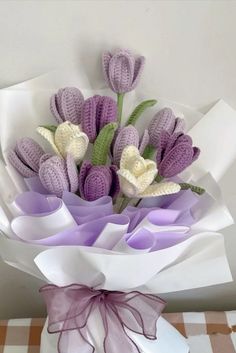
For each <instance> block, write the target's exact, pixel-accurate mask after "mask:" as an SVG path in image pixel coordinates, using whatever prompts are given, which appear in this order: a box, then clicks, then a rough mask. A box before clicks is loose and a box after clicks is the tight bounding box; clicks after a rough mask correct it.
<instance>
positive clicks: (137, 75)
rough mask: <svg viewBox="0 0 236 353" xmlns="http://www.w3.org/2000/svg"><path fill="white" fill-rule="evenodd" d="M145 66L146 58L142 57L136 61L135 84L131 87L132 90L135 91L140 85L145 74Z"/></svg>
mask: <svg viewBox="0 0 236 353" xmlns="http://www.w3.org/2000/svg"><path fill="white" fill-rule="evenodd" d="M144 64H145V57H144V56H140V57H139V58H137V59H136V60H135V65H134V77H133V83H132V86H131V89H132V90H133V89H135V88H136V87H137V85H138V83H139V80H140V76H141V74H142V72H143V69H144Z"/></svg>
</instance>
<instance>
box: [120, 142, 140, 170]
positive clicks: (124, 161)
mask: <svg viewBox="0 0 236 353" xmlns="http://www.w3.org/2000/svg"><path fill="white" fill-rule="evenodd" d="M134 157H140V154H139V150H138V148H137V147H135V146H133V145H130V146H127V147H125V148H124V149H123V152H122V155H121V159H120V169H129V161H130V159H131V158H134Z"/></svg>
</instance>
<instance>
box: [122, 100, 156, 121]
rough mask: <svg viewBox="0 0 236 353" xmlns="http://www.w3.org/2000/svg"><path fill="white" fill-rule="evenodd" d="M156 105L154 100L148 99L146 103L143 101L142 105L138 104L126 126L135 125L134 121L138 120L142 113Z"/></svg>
mask: <svg viewBox="0 0 236 353" xmlns="http://www.w3.org/2000/svg"><path fill="white" fill-rule="evenodd" d="M156 103H157V100H156V99H149V100H147V101H143V102H142V103H140V104H139V105H138V106H137V107H136V108H135V109H134V111H133V112H132V114H131V115H130V117H129V119H128V121H127V124H126V125H135V123H136V121H137V120H138V118H139V117H140V116H141V115H142V114H143V112H144V111H145V110H146V109H147V108H149V107H152V106H153V105H155V104H156Z"/></svg>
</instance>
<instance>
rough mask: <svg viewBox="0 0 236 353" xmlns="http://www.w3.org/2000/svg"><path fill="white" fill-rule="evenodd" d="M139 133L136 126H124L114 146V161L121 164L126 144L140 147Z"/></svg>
mask: <svg viewBox="0 0 236 353" xmlns="http://www.w3.org/2000/svg"><path fill="white" fill-rule="evenodd" d="M138 144H139V135H138V131H137V129H135V127H134V126H132V125H128V126H126V127H124V128H122V129H121V130H120V132H119V134H118V135H117V137H116V140H115V143H114V147H113V163H114V164H115V165H117V166H119V163H120V159H121V155H122V152H123V150H124V148H125V147H126V146H129V145H133V146H135V147H137V148H138Z"/></svg>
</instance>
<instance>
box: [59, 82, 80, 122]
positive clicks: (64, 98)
mask: <svg viewBox="0 0 236 353" xmlns="http://www.w3.org/2000/svg"><path fill="white" fill-rule="evenodd" d="M83 103H84V97H83V95H82V93H81V92H80V90H79V89H78V88H76V87H66V88H64V89H63V91H62V94H61V102H60V104H61V110H62V113H63V118H64V121H70V122H72V123H73V124H79V123H80V120H81V113H82V106H83Z"/></svg>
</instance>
